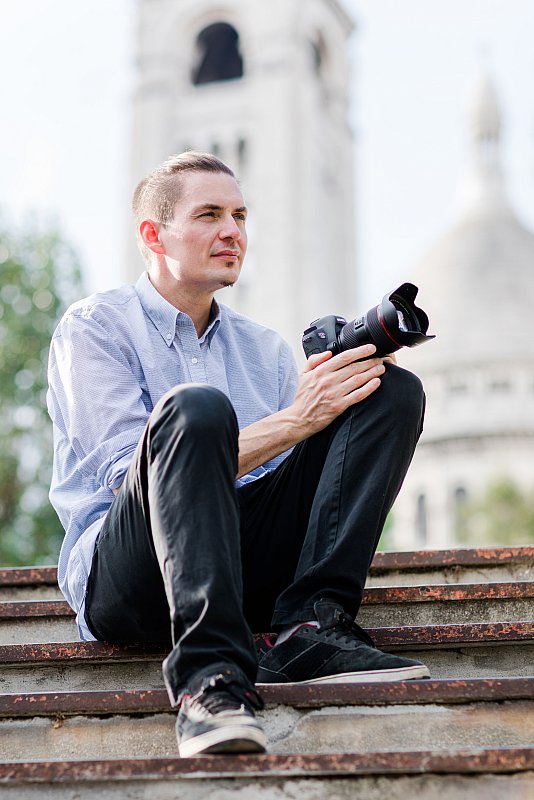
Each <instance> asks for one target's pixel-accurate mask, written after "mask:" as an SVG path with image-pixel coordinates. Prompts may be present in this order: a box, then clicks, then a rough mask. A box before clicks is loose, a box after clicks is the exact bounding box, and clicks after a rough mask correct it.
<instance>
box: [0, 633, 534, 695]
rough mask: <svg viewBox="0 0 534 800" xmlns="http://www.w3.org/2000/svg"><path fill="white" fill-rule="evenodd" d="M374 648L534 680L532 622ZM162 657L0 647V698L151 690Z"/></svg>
mask: <svg viewBox="0 0 534 800" xmlns="http://www.w3.org/2000/svg"><path fill="white" fill-rule="evenodd" d="M369 632H370V634H371V636H373V638H374V639H375V642H376V644H377V646H378V647H381V648H382V649H383V650H386V651H388V652H397V653H401V654H403V655H405V656H407V657H408V658H417V659H420V660H422V661H424V662H425V663H426V664H427V665H428V666H429V668H430V671H431V675H432V676H433V677H436V678H464V679H467V678H476V677H506V676H511V677H513V676H517V677H521V676H529V675H532V674H534V667H533V664H534V622H510V623H474V624H469V625H428V626H419V627H418V626H410V627H406V626H405V627H388V628H371V629H369ZM166 655H167V650H166V649H165V648H161V647H149V646H143V645H139V646H136V645H128V646H121V645H108V644H105V643H103V642H73V643H47V644H33V645H30V644H15V645H2V646H0V691H2V692H27V691H35V690H36V689H37V690H39V691H43V692H44V691H58V690H67V689H68V690H77V691H82V690H84V691H88V690H91V689H93V690H106V689H113V690H120V689H158V688H161V687H162V677H161V662H162V660H163V658H164V657H165V656H166Z"/></svg>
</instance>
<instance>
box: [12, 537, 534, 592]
mask: <svg viewBox="0 0 534 800" xmlns="http://www.w3.org/2000/svg"><path fill="white" fill-rule="evenodd" d="M533 574H534V547H528V546H521V547H492V548H489V547H480V548H455V549H451V550H415V551H406V552H385V553H376V555H375V557H374V559H373V563H372V565H371V569H370V573H369V579H368V586H392V585H395V586H396V585H417V584H428V583H451V584H455V583H483V582H488V581H498V582H510V581H527V580H530V579H531V578H532V575H533ZM38 599H43V600H54V599H61V593H60V591H59V588H58V586H57V570H56V567H53V566H47V567H16V568H3V569H0V601H3V602H7V601H15V600H38Z"/></svg>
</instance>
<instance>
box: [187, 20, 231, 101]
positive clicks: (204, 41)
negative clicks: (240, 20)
mask: <svg viewBox="0 0 534 800" xmlns="http://www.w3.org/2000/svg"><path fill="white" fill-rule="evenodd" d="M196 44H197V53H196V60H195V64H194V65H193V69H192V72H191V80H192V81H193V84H194V85H195V86H198V85H199V84H202V83H215V82H218V81H229V80H234V79H235V78H242V77H243V58H242V56H241V53H240V52H239V34H238V33H237V31H236V29H235V28H233V27H232V26H231V25H229V24H228V23H227V22H215V23H214V24H213V25H208V27H207V28H204V29H203V30H201V31H200V33H199V34H198V36H197V42H196Z"/></svg>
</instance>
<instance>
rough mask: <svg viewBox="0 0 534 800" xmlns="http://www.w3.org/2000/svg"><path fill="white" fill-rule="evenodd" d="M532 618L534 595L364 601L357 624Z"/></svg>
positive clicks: (369, 625) (373, 626) (448, 622)
mask: <svg viewBox="0 0 534 800" xmlns="http://www.w3.org/2000/svg"><path fill="white" fill-rule="evenodd" d="M532 619H534V598H524V599H513V598H510V599H508V598H505V599H487V600H456V601H454V602H447V601H446V600H441V601H437V602H435V603H397V604H388V605H363V606H362V607H361V608H360V611H359V613H358V624H359V625H362V626H363V627H364V628H379V627H382V626H391V625H460V624H464V623H469V622H504V621H505V620H514V621H518V620H524V621H528V620H532ZM0 633H1V629H0ZM56 641H57V640H56Z"/></svg>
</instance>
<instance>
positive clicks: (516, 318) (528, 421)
mask: <svg viewBox="0 0 534 800" xmlns="http://www.w3.org/2000/svg"><path fill="white" fill-rule="evenodd" d="M500 139H501V112H500V108H499V103H498V100H497V96H496V93H495V89H494V87H493V85H492V83H491V81H490V80H489V79H488V78H487V77H483V78H481V79H480V80H479V81H478V82H477V85H476V87H475V90H474V92H473V97H472V100H471V109H470V140H471V168H470V172H469V174H468V175H467V177H466V180H465V185H464V187H463V189H464V191H463V210H462V213H461V214H460V218H459V220H458V223H457V224H456V225H455V226H454V227H453V229H452V230H451V231H449V232H448V233H447V234H446V235H445V236H444V237H443V238H442V239H441V241H439V242H438V243H437V244H436V246H435V247H434V248H433V249H432V250H431V251H430V252H429V253H428V254H427V256H426V257H425V258H424V259H423V261H422V263H421V264H420V265H419V266H418V267H417V269H416V270H415V271H414V273H413V275H412V278H411V279H412V280H413V282H414V283H415V284H417V285H419V286H420V287H421V293H420V299H421V305H422V306H423V307H424V308H425V310H427V311H428V314H429V317H430V320H431V326H430V329H429V332H432V333H436V334H437V338H436V339H435V340H434V341H433V342H431V343H430V344H425V345H423V346H422V347H420V348H417V349H415V350H413V351H411V352H410V354H409V358H406V359H405V363H406V366H407V367H408V368H410V369H413V370H414V371H415V372H416V373H418V374H419V375H420V376H421V377H422V379H423V382H424V384H425V389H426V392H427V398H428V409H427V417H426V424H425V431H424V434H423V436H422V438H421V442H420V445H419V447H418V450H417V452H416V456H415V459H414V462H413V464H412V467H411V470H410V472H409V474H408V478H407V480H406V482H405V485H404V486H403V489H402V491H401V494H400V495H399V499H398V501H397V504H396V505H395V510H394V530H395V544H396V545H400V546H408V547H409V546H414V545H416V546H429V547H443V546H447V545H450V544H451V543H454V540H455V530H456V527H457V522H458V515H459V512H460V509H461V505H462V503H464V502H465V501H466V500H469V499H471V498H476V497H477V495H479V494H480V493H482V491H483V490H484V489H485V487H487V486H488V484H490V483H491V482H493V481H497V480H500V479H502V478H509V479H510V478H511V479H512V480H513V481H514V482H515V483H516V484H517V485H518V486H519V487H520V488H523V489H529V488H530V489H531V488H532V486H534V458H533V453H534V335H533V333H534V319H533V315H534V235H533V234H532V233H531V232H530V231H529V230H527V229H526V228H525V227H524V226H523V225H522V224H521V222H520V221H519V219H518V218H517V216H516V214H515V213H514V210H513V209H512V208H511V206H510V203H509V202H508V199H507V196H506V191H505V186H504V179H503V174H502V168H501V161H500V155H499V150H500ZM418 300H419V298H418ZM403 360H404V359H402V356H401V359H400V361H403Z"/></svg>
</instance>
